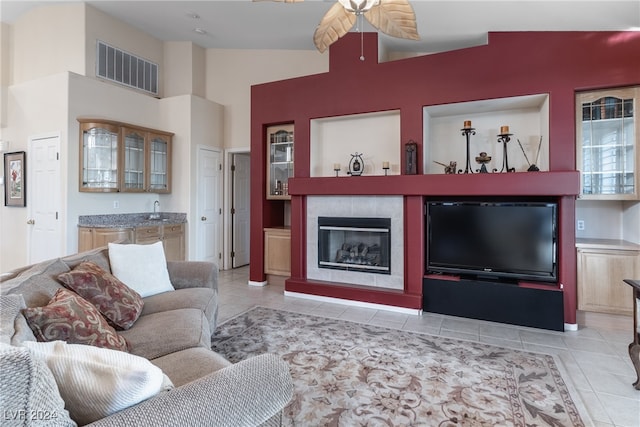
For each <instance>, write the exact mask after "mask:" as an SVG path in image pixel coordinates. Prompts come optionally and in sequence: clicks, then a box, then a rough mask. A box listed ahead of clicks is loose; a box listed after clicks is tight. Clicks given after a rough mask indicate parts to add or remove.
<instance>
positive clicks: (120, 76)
mask: <svg viewBox="0 0 640 427" xmlns="http://www.w3.org/2000/svg"><path fill="white" fill-rule="evenodd" d="M96 56H97V61H96V75H97V76H98V77H101V78H103V79H106V80H110V81H112V82H116V83H119V84H121V85H124V86H128V87H132V88H136V89H140V90H142V91H145V92H148V93H151V94H153V95H157V94H158V64H154V63H153V62H151V61H148V60H146V59H144V58H140V57H138V56H135V55H132V54H130V53H128V52H125V51H124V50H122V49H118V48H116V47H113V46H110V45H108V44H106V43H104V42H101V41H99V40H98V44H97V49H96Z"/></svg>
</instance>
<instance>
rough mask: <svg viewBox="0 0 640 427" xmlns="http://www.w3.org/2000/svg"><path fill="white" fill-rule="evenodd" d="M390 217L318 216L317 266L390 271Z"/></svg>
mask: <svg viewBox="0 0 640 427" xmlns="http://www.w3.org/2000/svg"><path fill="white" fill-rule="evenodd" d="M390 246H391V219H390V218H353V217H322V216H321V217H318V267H319V268H331V269H338V270H349V271H362V272H368V273H377V274H391V251H390Z"/></svg>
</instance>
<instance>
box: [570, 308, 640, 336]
mask: <svg viewBox="0 0 640 427" xmlns="http://www.w3.org/2000/svg"><path fill="white" fill-rule="evenodd" d="M576 320H577V321H578V325H580V327H582V328H584V327H592V328H597V329H605V330H610V331H625V332H629V337H633V316H631V315H629V316H625V315H622V314H608V313H596V312H593V311H582V310H578V311H577V312H576ZM630 339H631V338H630Z"/></svg>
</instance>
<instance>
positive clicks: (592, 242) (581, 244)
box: [576, 238, 640, 251]
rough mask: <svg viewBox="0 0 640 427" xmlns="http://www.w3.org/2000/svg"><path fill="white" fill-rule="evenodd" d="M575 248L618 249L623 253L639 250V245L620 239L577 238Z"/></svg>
mask: <svg viewBox="0 0 640 427" xmlns="http://www.w3.org/2000/svg"><path fill="white" fill-rule="evenodd" d="M576 247H577V248H582V249H618V250H625V251H639V250H640V245H639V244H637V243H633V242H628V241H626V240H622V239H591V238H577V239H576Z"/></svg>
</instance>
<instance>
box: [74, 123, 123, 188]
mask: <svg viewBox="0 0 640 427" xmlns="http://www.w3.org/2000/svg"><path fill="white" fill-rule="evenodd" d="M80 133H81V139H82V140H81V147H82V149H81V150H80V153H81V154H80V156H81V158H80V161H81V162H82V167H81V169H80V189H81V191H95V192H109V191H118V153H119V150H118V140H119V128H118V127H117V126H113V125H109V124H103V123H82V124H81V125H80Z"/></svg>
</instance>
